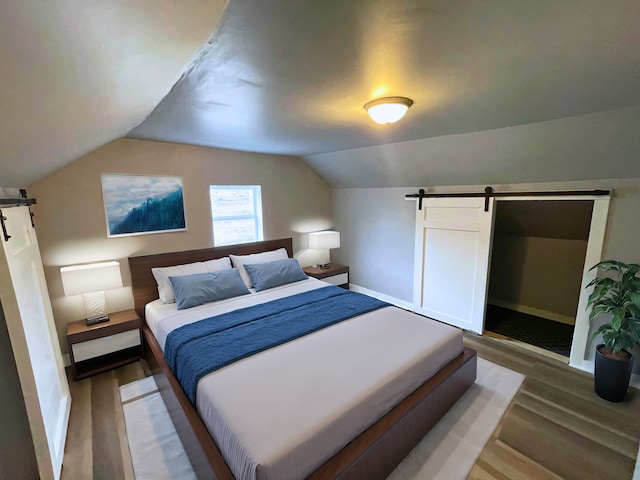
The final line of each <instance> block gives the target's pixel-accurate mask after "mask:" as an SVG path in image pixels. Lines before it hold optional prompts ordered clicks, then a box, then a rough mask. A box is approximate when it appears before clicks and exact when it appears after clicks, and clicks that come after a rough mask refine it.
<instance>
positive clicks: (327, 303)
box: [164, 286, 389, 405]
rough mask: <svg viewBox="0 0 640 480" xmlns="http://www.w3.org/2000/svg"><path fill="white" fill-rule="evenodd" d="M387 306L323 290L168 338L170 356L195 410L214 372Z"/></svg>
mask: <svg viewBox="0 0 640 480" xmlns="http://www.w3.org/2000/svg"><path fill="white" fill-rule="evenodd" d="M386 306H389V304H388V303H386V302H382V301H380V300H378V299H375V298H372V297H368V296H366V295H362V294H359V293H355V292H350V291H349V290H345V289H343V288H340V287H335V286H327V287H322V288H318V289H316V290H311V291H309V292H303V293H299V294H297V295H292V296H290V297H285V298H281V299H278V300H273V301H271V302H267V303H263V304H260V305H254V306H251V307H247V308H242V309H239V310H234V311H232V312H228V313H224V314H222V315H217V316H215V317H211V318H207V319H204V320H201V321H199V322H195V323H191V324H189V325H184V326H182V327H180V328H177V329H175V330H174V331H172V332H171V333H170V334H169V335H168V336H167V340H166V343H165V349H164V356H165V359H166V361H167V363H168V364H169V366H170V367H171V370H172V371H173V373H174V375H175V376H176V378H177V379H178V381H179V382H180V384H181V385H182V388H183V389H184V391H185V393H186V394H187V397H189V400H190V401H191V403H193V404H194V405H195V398H196V387H197V384H198V381H199V380H200V378H202V377H203V376H205V375H207V374H208V373H211V372H213V371H215V370H217V369H219V368H222V367H224V366H226V365H229V364H231V363H233V362H236V361H238V360H241V359H243V358H246V357H248V356H250V355H253V354H256V353H259V352H262V351H264V350H267V349H269V348H272V347H275V346H278V345H281V344H283V343H286V342H288V341H291V340H294V339H296V338H299V337H302V336H304V335H307V334H310V333H313V332H315V331H318V330H321V329H323V328H325V327H328V326H330V325H334V324H336V323H338V322H341V321H343V320H347V319H349V318H352V317H355V316H357V315H361V314H363V313H367V312H371V311H374V310H377V309H379V308H382V307H386Z"/></svg>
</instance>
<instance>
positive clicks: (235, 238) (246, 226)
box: [209, 185, 263, 246]
mask: <svg viewBox="0 0 640 480" xmlns="http://www.w3.org/2000/svg"><path fill="white" fill-rule="evenodd" d="M209 195H210V196H211V216H212V219H213V243H214V245H216V246H220V245H233V244H235V243H247V242H258V241H261V240H262V239H263V237H262V195H261V192H260V185H211V186H210V187H209Z"/></svg>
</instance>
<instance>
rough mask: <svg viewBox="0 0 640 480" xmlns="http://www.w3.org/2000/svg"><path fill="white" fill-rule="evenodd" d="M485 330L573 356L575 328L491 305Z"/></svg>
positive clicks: (488, 308) (488, 307)
mask: <svg viewBox="0 0 640 480" xmlns="http://www.w3.org/2000/svg"><path fill="white" fill-rule="evenodd" d="M484 328H485V330H489V331H490V332H494V333H498V334H500V335H504V336H505V337H509V338H513V339H514V340H520V341H521V342H525V343H528V344H529V345H535V346H536V347H540V348H544V349H545V350H549V351H551V352H555V353H558V354H560V355H564V356H565V357H568V356H569V354H570V353H571V341H572V339H573V329H574V327H573V325H566V324H564V323H560V322H554V321H553V320H547V319H546V318H540V317H536V316H534V315H527V314H526V313H520V312H515V311H513V310H509V309H507V308H502V307H498V306H496V305H487V315H486V318H485V324H484Z"/></svg>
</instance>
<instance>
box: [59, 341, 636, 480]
mask: <svg viewBox="0 0 640 480" xmlns="http://www.w3.org/2000/svg"><path fill="white" fill-rule="evenodd" d="M465 345H467V346H469V347H471V348H474V349H476V350H477V351H478V354H479V356H480V357H482V358H485V359H487V360H489V361H491V362H493V363H497V364H499V365H503V366H505V367H507V368H510V369H512V370H515V371H518V372H521V373H523V374H524V375H526V380H525V382H524V384H523V386H522V387H521V389H520V391H519V392H518V394H517V395H516V397H515V398H514V401H513V402H512V404H511V406H510V407H509V409H508V410H507V412H506V414H505V416H504V417H503V419H502V421H501V423H500V425H499V426H498V428H497V429H496V431H495V432H494V434H493V436H492V437H491V439H490V440H489V442H488V443H487V445H486V446H485V448H484V450H483V451H482V453H481V454H480V457H479V458H478V460H477V462H476V464H475V465H474V467H473V469H472V470H471V472H470V474H469V477H468V478H469V479H475V480H492V479H496V480H519V479H560V478H562V479H580V480H583V479H587V478H593V479H599V480H602V479H617V480H620V479H631V478H632V475H633V469H634V465H635V459H636V454H637V452H638V439H640V392H639V391H638V390H635V389H629V393H628V394H627V398H626V399H625V401H624V402H623V403H621V404H613V403H609V402H606V401H604V400H601V399H600V398H598V397H597V396H596V395H595V393H593V378H592V376H591V375H589V374H586V373H584V372H579V371H577V370H575V369H572V368H569V367H567V366H566V365H564V364H563V363H561V362H559V361H557V360H555V359H551V358H547V357H544V356H542V355H539V354H537V353H535V352H531V351H528V350H525V349H522V348H518V347H517V346H515V347H514V346H511V345H509V344H507V343H504V342H502V341H499V340H496V339H492V338H489V337H486V336H485V337H479V336H476V335H473V334H465ZM148 374H149V372H148V369H147V366H146V363H145V362H144V361H141V362H137V363H134V364H131V365H127V366H125V367H122V368H119V369H117V370H113V371H111V372H107V373H103V374H101V375H96V376H94V377H91V378H88V379H85V380H81V381H79V382H73V381H71V382H70V388H71V395H72V399H73V401H72V405H71V418H70V422H69V433H68V437H67V445H66V449H65V457H64V467H63V471H62V480H81V479H90V478H94V479H105V480H106V479H109V480H114V479H133V478H134V477H133V469H132V467H131V458H130V455H129V450H128V446H127V441H126V434H125V430H124V418H123V414H122V407H121V405H120V398H119V390H118V387H119V386H120V385H124V384H126V383H129V382H132V381H134V380H137V379H140V378H144V377H145V376H147V375H148Z"/></svg>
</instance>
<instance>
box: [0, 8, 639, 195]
mask: <svg viewBox="0 0 640 480" xmlns="http://www.w3.org/2000/svg"><path fill="white" fill-rule="evenodd" d="M225 3H226V2H225V1H223V0H220V1H205V0H202V1H197V0H186V1H182V2H172V1H169V0H155V1H154V0H141V1H138V2H127V1H124V0H120V1H109V2H90V3H89V2H85V1H82V0H67V1H64V2H38V3H36V2H34V1H31V0H28V1H27V0H25V1H23V2H13V1H11V0H0V40H1V42H0V62H1V65H2V74H0V108H1V111H2V113H1V115H0V118H1V119H2V120H0V121H1V122H2V123H1V128H0V142H1V145H2V155H1V157H0V167H1V168H2V170H1V173H0V184H5V185H18V186H22V185H25V184H28V183H30V182H32V181H34V180H36V179H38V178H40V177H42V176H44V175H46V174H47V173H49V172H51V171H53V170H55V169H57V168H60V167H61V166H62V165H64V164H66V163H67V162H70V161H72V160H74V159H76V158H78V157H79V156H81V155H83V154H84V153H87V152H88V151H91V150H92V149H95V148H96V147H98V146H100V145H102V144H104V143H106V142H108V141H110V140H113V139H115V138H119V137H122V136H125V135H128V136H131V137H135V138H143V139H151V140H161V141H171V142H178V143H189V144H196V145H205V146H212V147H220V148H230V149H236V150H246V151H255V152H266V153H278V154H289V155H296V156H300V157H302V158H303V159H304V160H305V161H306V162H307V163H308V164H309V165H310V166H311V167H312V168H314V169H315V170H316V171H318V172H319V173H320V174H321V175H322V176H323V177H324V178H325V179H326V180H327V181H328V182H329V184H331V185H333V186H399V185H409V184H414V185H419V184H425V182H426V181H427V176H428V177H429V179H430V181H431V182H438V183H439V184H447V183H449V184H450V183H452V182H453V183H456V182H457V183H464V182H467V181H468V182H472V183H481V182H484V181H485V180H486V181H495V180H503V181H504V180H507V181H518V180H519V175H521V174H522V173H523V167H522V166H521V165H524V166H526V165H528V163H527V162H530V159H529V158H528V157H526V155H524V156H523V158H522V159H520V160H519V161H518V159H515V160H514V163H513V165H511V168H512V170H513V171H512V173H511V174H509V175H504V178H497V177H496V173H492V172H499V171H500V172H503V171H506V170H505V165H502V164H501V163H500V162H503V160H501V159H498V160H492V159H493V158H494V157H499V155H496V154H495V150H499V149H503V148H505V147H504V145H505V143H509V141H511V142H513V137H514V134H515V135H516V136H517V135H518V132H519V130H513V131H511V130H510V132H513V133H514V134H511V135H509V140H506V139H505V138H503V137H502V136H501V135H504V133H503V130H504V129H510V128H511V129H513V128H515V129H517V128H519V127H521V126H523V125H537V124H540V125H542V126H541V127H534V129H536V128H537V129H538V130H549V131H550V132H551V135H552V134H553V131H554V130H557V129H556V128H555V127H554V125H556V124H554V123H553V122H554V121H557V120H559V119H565V118H569V117H571V118H574V117H575V118H577V119H582V120H576V121H574V122H573V123H571V122H569V123H566V124H563V129H564V130H565V131H567V132H568V134H569V135H572V134H571V131H572V128H573V129H574V130H579V131H580V132H581V133H580V135H582V136H583V137H585V138H586V139H587V141H586V143H585V145H586V146H585V147H584V148H587V149H591V150H592V149H593V147H592V146H591V145H590V144H589V142H588V138H589V137H592V136H593V135H592V134H591V132H592V129H594V130H602V129H603V126H605V125H610V126H612V127H610V128H614V129H618V128H621V129H623V130H625V132H624V138H625V142H626V143H625V145H624V146H623V147H620V148H621V149H622V150H621V151H620V152H617V151H614V152H613V154H612V153H611V151H609V150H610V147H611V148H614V149H615V145H614V144H615V140H616V138H618V139H619V138H620V135H619V134H615V133H614V134H611V135H609V136H607V137H606V139H605V140H603V141H601V142H600V143H599V145H604V146H603V147H602V148H603V149H607V152H606V155H608V156H613V157H616V158H617V157H620V158H619V162H620V165H619V166H618V167H616V168H617V169H618V170H620V171H619V172H618V170H616V169H615V168H614V175H621V176H625V175H627V176H628V175H638V176H640V167H639V166H637V165H632V164H631V163H630V160H632V159H636V160H637V159H638V155H639V151H640V138H639V137H638V133H637V127H640V108H638V107H639V106H640V28H638V25H639V24H640V2H638V1H637V0H616V1H615V2H603V1H601V0H566V1H562V2H558V1H557V0H539V1H535V2H515V1H512V2H504V1H501V0H487V1H484V2H472V1H456V0H453V1H452V0H422V1H419V0H415V1H407V0H368V1H362V0H340V1H330V2H326V1H325V2H318V1H315V0H304V1H295V2H292V1H288V0H231V1H230V2H229V4H228V5H227V6H226V9H225ZM54 4H55V5H54ZM223 9H224V11H223ZM388 95H402V96H407V97H410V98H412V99H413V100H414V102H415V103H414V105H413V106H412V107H411V108H410V110H409V112H408V114H407V116H406V117H405V118H404V119H403V120H401V121H400V122H398V123H397V124H394V125H390V126H380V125H377V124H374V123H373V122H372V121H371V120H370V119H369V118H368V116H367V115H366V112H365V111H364V109H363V105H364V103H366V102H367V101H369V100H371V99H374V98H377V97H381V96H388ZM599 112H602V115H601V116H598V117H591V116H590V115H593V114H597V113H599ZM594 119H595V120H594ZM540 122H543V123H540ZM592 123H594V124H595V125H597V126H591V124H592ZM572 125H575V126H573V127H572ZM606 128H607V127H605V129H606ZM536 131H537V130H535V131H534V133H533V137H534V138H536V133H535V132H536ZM477 132H491V133H489V134H487V135H484V136H482V137H477V136H476V134H477ZM634 132H635V133H634ZM574 134H575V132H574ZM527 135H529V136H531V135H532V133H531V132H529V131H528V133H527ZM546 135H547V136H548V134H546ZM628 139H631V142H629V140H628ZM416 142H417V143H416ZM425 142H426V143H425ZM486 143H491V145H492V146H491V148H488V149H485V151H484V152H482V148H483V147H482V145H483V144H486ZM610 144H611V145H610ZM460 145H464V147H461V146H460ZM636 147H638V148H636ZM478 150H480V151H481V152H480V156H481V157H486V158H483V160H484V161H486V165H483V168H484V169H485V170H484V171H486V172H489V174H488V175H487V178H486V179H485V178H482V175H481V173H480V172H475V171H474V170H473V162H474V161H475V162H476V163H478V162H477V160H478V159H477V155H476V158H474V155H473V154H472V153H473V152H474V151H475V152H477V151H478ZM418 152H419V154H418ZM429 152H431V156H432V158H429ZM603 155H605V153H603ZM449 157H450V158H449ZM511 157H513V155H510V158H511ZM463 158H464V159H463ZM594 158H596V157H594ZM405 159H406V162H404V160H405ZM596 160H597V158H596ZM492 161H493V162H494V163H493V164H492V163H491V162H492ZM374 162H375V163H374ZM403 162H404V163H403ZM420 162H422V163H423V164H424V165H426V168H425V169H424V172H425V173H424V178H419V179H416V178H415V177H412V173H411V168H413V167H415V166H416V165H417V164H419V163H420ZM519 162H520V163H519ZM593 163H594V164H593V165H585V166H584V167H583V175H584V176H586V178H588V177H589V176H592V177H598V176H603V175H611V173H610V172H611V170H608V171H607V170H605V169H604V168H601V166H600V165H599V164H598V162H597V161H594V162H593ZM635 163H637V164H640V162H638V161H636V162H635ZM627 164H629V165H627ZM553 165H554V159H553V158H552V159H551V160H550V165H549V168H542V169H541V168H537V169H535V170H534V169H532V171H530V172H527V171H526V170H527V168H526V167H525V168H524V173H525V174H529V176H527V177H526V178H523V181H526V180H529V181H538V180H545V179H547V180H549V181H551V180H563V179H566V178H564V177H567V176H568V175H570V174H571V173H570V172H572V171H575V170H576V164H571V165H569V164H568V165H567V166H566V167H565V169H564V170H563V169H562V168H560V171H559V172H560V173H558V174H555V175H554V174H553V168H550V167H553ZM627 167H628V168H627ZM403 169H404V170H403ZM492 169H493V170H492ZM545 170H548V172H547V173H546V174H545V175H541V174H540V172H541V171H545ZM465 172H472V173H473V175H470V178H469V179H467V178H465ZM536 174H538V177H539V178H538V177H536ZM452 175H456V178H457V179H458V180H457V181H456V182H454V181H453V180H451V178H452ZM491 175H493V177H492V176H491ZM494 177H495V178H494ZM580 178H582V177H580V175H578V177H577V178H576V179H580ZM604 178H606V177H604ZM407 182H411V183H407ZM438 183H435V184H438Z"/></svg>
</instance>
